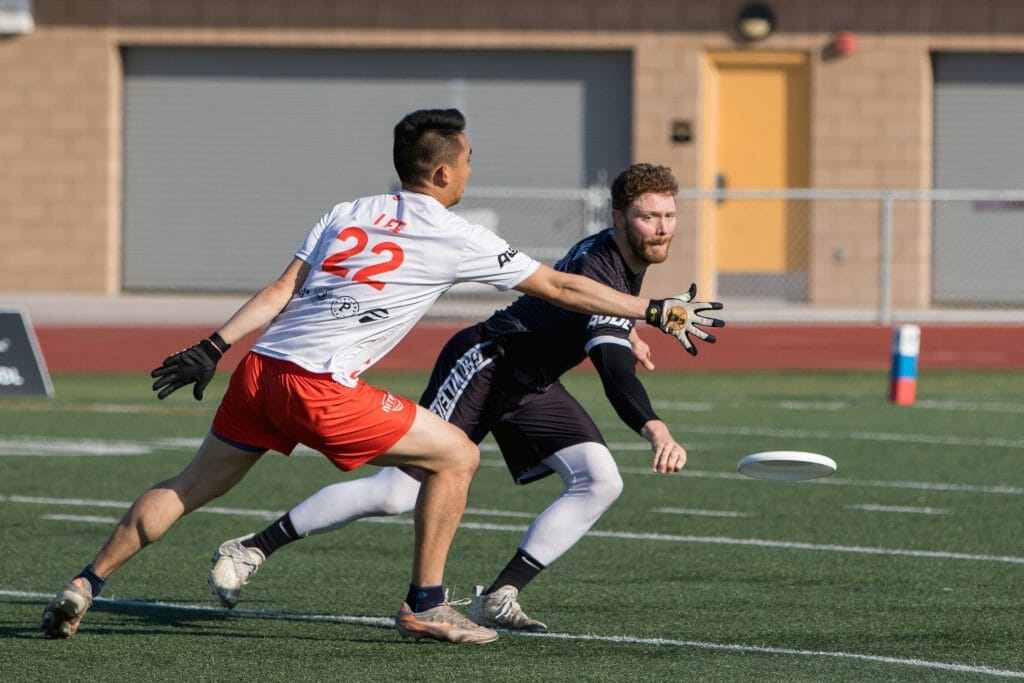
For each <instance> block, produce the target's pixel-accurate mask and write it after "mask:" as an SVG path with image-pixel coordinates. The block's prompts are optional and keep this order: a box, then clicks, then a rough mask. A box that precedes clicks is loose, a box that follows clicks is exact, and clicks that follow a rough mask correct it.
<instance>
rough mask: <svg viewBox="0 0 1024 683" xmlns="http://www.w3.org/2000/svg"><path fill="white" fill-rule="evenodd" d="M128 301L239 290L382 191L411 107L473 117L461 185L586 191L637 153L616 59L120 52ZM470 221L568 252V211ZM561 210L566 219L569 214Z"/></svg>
mask: <svg viewBox="0 0 1024 683" xmlns="http://www.w3.org/2000/svg"><path fill="white" fill-rule="evenodd" d="M123 58H124V68H125V96H124V171H125V175H124V213H123V225H124V233H123V237H124V242H123V244H124V252H123V282H124V288H125V289H127V290H136V291H139V290H149V291H250V290H252V289H254V288H256V287H260V286H262V285H263V284H265V283H266V282H267V281H268V280H269V279H271V278H273V277H276V276H277V275H278V274H279V273H280V271H281V270H282V269H283V268H284V267H285V265H286V264H287V262H288V259H289V257H290V254H291V253H292V252H293V251H294V250H295V248H296V247H297V246H298V244H299V243H300V241H301V240H302V238H303V236H304V235H305V233H306V231H307V230H308V229H309V227H310V226H311V225H313V223H315V222H316V220H317V219H318V218H319V217H320V216H321V215H322V214H323V213H324V212H325V211H326V210H327V209H328V208H330V207H331V206H333V205H334V204H336V203H337V202H339V201H344V200H347V199H351V198H353V197H356V196H361V195H366V194H376V193H378V192H385V191H389V190H391V189H394V188H395V187H396V186H397V177H396V175H395V173H394V170H393V168H392V163H391V131H392V127H393V126H394V124H395V123H396V122H397V121H398V120H399V119H400V118H401V117H402V116H403V115H405V114H406V113H408V112H409V111H412V110H414V109H420V108H428V107H431V108H432V107H458V108H459V109H461V110H462V111H463V112H465V113H466V115H467V117H468V119H469V130H468V133H469V136H470V142H471V144H472V145H473V179H472V181H471V186H473V187H514V188H516V187H517V188H524V187H530V188H580V187H585V186H586V185H588V184H590V183H593V182H600V181H602V179H605V178H606V177H607V176H608V175H610V174H614V173H616V172H617V171H618V170H620V169H621V168H623V167H624V166H625V165H627V164H628V163H629V162H630V160H631V144H630V140H631V137H632V125H631V118H630V112H631V110H632V105H631V96H632V83H631V78H632V76H631V74H632V61H631V56H630V54H629V53H628V52H520V51H458V50H449V51H428V50H422V51H420V50H406V51H394V50H387V51H385V50H284V49H205V48H201V49H196V48H128V49H126V50H125V51H124V54H123ZM485 204H486V202H485V203H484V204H481V202H480V200H477V202H476V204H474V205H469V206H468V207H465V208H467V210H469V211H475V212H477V213H478V214H480V215H483V216H489V218H488V219H487V220H488V221H490V222H491V223H492V224H494V225H495V226H496V227H497V229H498V231H499V232H500V233H501V234H502V236H503V237H505V238H506V239H508V240H509V242H511V243H512V244H513V245H515V246H519V247H521V248H524V247H525V246H527V245H532V244H538V245H541V246H543V245H545V244H546V243H545V240H547V241H548V242H550V241H552V240H554V241H556V242H559V243H565V244H570V243H571V242H572V241H574V240H575V239H577V238H578V236H579V234H580V230H581V226H580V221H579V220H578V217H579V212H578V211H577V212H575V213H573V212H568V213H566V211H565V210H564V207H556V206H554V205H551V206H547V205H545V204H544V203H538V202H531V201H528V200H518V203H517V202H515V201H512V202H509V201H501V202H499V204H500V205H498V206H497V208H488V206H486V205H485ZM567 215H571V216H572V217H571V218H567V217H566V216H567Z"/></svg>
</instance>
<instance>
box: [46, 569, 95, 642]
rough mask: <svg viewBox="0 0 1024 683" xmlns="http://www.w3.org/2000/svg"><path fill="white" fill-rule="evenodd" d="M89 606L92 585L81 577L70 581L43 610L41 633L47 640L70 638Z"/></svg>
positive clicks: (90, 603)
mask: <svg viewBox="0 0 1024 683" xmlns="http://www.w3.org/2000/svg"><path fill="white" fill-rule="evenodd" d="M91 605H92V584H90V583H89V581H88V580H86V579H85V578H83V577H81V576H79V577H78V578H75V579H71V581H69V582H68V583H66V584H64V587H63V588H61V589H60V592H59V593H57V595H55V596H54V598H53V600H50V604H49V605H47V606H46V609H45V610H43V624H42V628H43V633H45V634H46V637H47V638H70V637H71V636H73V635H75V632H76V631H78V624H79V622H81V621H82V617H84V616H85V613H86V611H88V609H89V607H90V606H91Z"/></svg>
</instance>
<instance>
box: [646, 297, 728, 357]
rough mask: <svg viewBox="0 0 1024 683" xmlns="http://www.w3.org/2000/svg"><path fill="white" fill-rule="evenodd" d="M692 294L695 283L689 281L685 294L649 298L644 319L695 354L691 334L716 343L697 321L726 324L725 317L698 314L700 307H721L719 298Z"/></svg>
mask: <svg viewBox="0 0 1024 683" xmlns="http://www.w3.org/2000/svg"><path fill="white" fill-rule="evenodd" d="M695 296H697V285H696V284H692V285H690V289H689V291H687V292H686V293H684V294H680V295H679V296H675V297H671V298H668V299H651V302H650V303H649V304H648V305H647V322H648V323H649V324H651V325H655V326H656V327H657V328H658V329H660V330H661V331H662V332H666V333H668V334H671V335H672V336H673V337H675V338H676V339H678V340H679V341H680V343H682V345H683V348H685V349H686V350H687V352H688V353H689V354H690V355H691V356H696V355H697V347H696V346H694V344H693V340H692V339H690V335H691V334H692V335H693V336H694V337H697V338H698V339H703V340H704V341H706V342H708V343H709V344H713V343H715V336H714V335H713V334H711V333H709V332H706V331H705V330H702V329H700V328H699V327H697V325H703V326H706V327H725V321H724V320H722V319H720V318H711V317H708V316H704V315H701V313H702V312H703V311H719V310H721V309H722V308H723V306H722V304H721V303H719V302H718V301H694V300H693V297H695Z"/></svg>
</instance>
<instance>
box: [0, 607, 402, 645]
mask: <svg viewBox="0 0 1024 683" xmlns="http://www.w3.org/2000/svg"><path fill="white" fill-rule="evenodd" d="M4 602H9V603H11V604H18V605H22V606H28V607H32V606H37V607H38V608H39V619H40V620H41V619H42V613H43V609H44V608H45V607H46V602H45V601H37V600H30V599H16V600H9V601H4ZM175 602H176V604H174V605H170V604H168V605H161V604H154V603H143V602H138V603H135V602H132V603H131V604H125V601H119V602H118V603H115V604H111V603H109V602H97V603H95V604H93V606H92V607H91V608H89V613H88V614H87V615H86V618H85V620H84V621H83V622H82V630H81V631H80V633H81V634H82V635H133V634H134V635H168V634H173V635H182V636H204V637H205V636H210V635H213V633H212V632H211V630H210V629H204V628H202V625H203V624H209V625H210V626H211V627H212V626H215V625H223V624H225V623H228V622H234V621H237V620H239V619H243V618H244V619H253V620H255V619H258V620H265V619H270V620H273V621H282V622H295V623H303V624H313V623H319V622H314V621H311V620H310V619H309V618H308V616H306V615H298V614H297V615H294V616H291V615H289V614H288V613H287V612H275V613H274V614H273V616H269V615H260V614H253V613H252V612H246V611H242V612H233V611H231V610H228V609H226V608H217V607H208V606H207V605H195V607H196V609H194V610H192V609H182V607H181V606H180V605H182V604H188V603H185V602H182V601H175ZM97 614H109V615H111V616H115V617H121V618H127V619H132V620H133V621H132V625H125V626H122V627H114V626H103V625H96V624H91V623H89V617H90V616H93V617H94V616H95V615H97ZM328 623H329V624H330V625H332V626H340V627H350V628H351V627H356V628H370V629H374V630H375V631H378V632H379V631H381V630H386V631H389V632H390V633H392V634H394V639H395V640H396V641H397V642H410V643H412V642H415V641H406V640H405V639H402V638H400V637H399V636H398V635H397V633H396V632H395V631H394V627H393V626H390V625H388V626H385V625H382V624H348V623H334V622H328ZM134 624H137V626H136V625H134ZM190 626H191V627H192V628H189V627H190ZM165 629H166V630H165ZM216 635H217V636H221V637H226V638H230V637H244V638H250V639H251V638H271V639H280V638H282V637H287V638H291V639H295V640H317V639H319V638H320V637H321V636H312V635H311V636H297V635H294V634H292V635H288V636H282V635H281V634H279V633H275V634H268V635H263V634H259V633H255V634H254V633H252V632H251V631H238V630H230V631H227V630H218V631H217V632H216ZM42 637H43V635H42V631H41V629H40V621H32V622H29V623H18V624H14V623H11V622H0V639H2V638H17V639H37V638H42ZM334 639H335V640H345V641H349V642H353V643H360V642H381V641H382V640H392V638H390V637H389V638H383V639H382V638H379V637H374V638H370V637H363V638H360V637H357V636H354V635H348V636H334Z"/></svg>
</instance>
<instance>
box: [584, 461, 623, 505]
mask: <svg viewBox="0 0 1024 683" xmlns="http://www.w3.org/2000/svg"><path fill="white" fill-rule="evenodd" d="M622 488H623V484H622V475H620V474H619V471H618V469H613V470H610V471H602V472H600V473H595V474H594V476H593V478H592V479H591V480H590V486H589V491H590V495H591V496H593V497H594V498H595V499H596V500H598V501H600V502H601V503H603V504H604V505H605V506H608V505H611V504H612V503H614V502H615V501H616V500H618V498H619V496H620V495H622Z"/></svg>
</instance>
